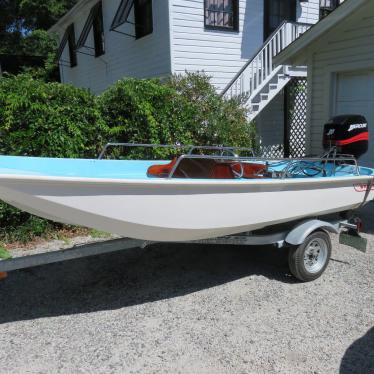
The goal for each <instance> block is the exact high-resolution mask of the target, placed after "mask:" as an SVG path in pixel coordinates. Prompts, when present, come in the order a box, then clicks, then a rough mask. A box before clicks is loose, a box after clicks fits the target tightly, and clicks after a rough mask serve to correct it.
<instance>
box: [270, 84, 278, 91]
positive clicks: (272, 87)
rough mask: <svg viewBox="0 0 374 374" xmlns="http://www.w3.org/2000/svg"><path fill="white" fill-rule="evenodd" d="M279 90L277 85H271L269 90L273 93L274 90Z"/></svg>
mask: <svg viewBox="0 0 374 374" xmlns="http://www.w3.org/2000/svg"><path fill="white" fill-rule="evenodd" d="M277 88H278V85H277V84H276V83H270V84H269V90H270V91H272V90H276V89H277Z"/></svg>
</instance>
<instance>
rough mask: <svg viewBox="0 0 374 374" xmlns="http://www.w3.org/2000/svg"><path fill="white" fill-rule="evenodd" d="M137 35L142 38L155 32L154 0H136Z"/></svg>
mask: <svg viewBox="0 0 374 374" xmlns="http://www.w3.org/2000/svg"><path fill="white" fill-rule="evenodd" d="M134 12H135V35H136V38H137V39H139V38H142V37H143V36H146V35H148V34H152V32H153V14H152V0H135V1H134Z"/></svg>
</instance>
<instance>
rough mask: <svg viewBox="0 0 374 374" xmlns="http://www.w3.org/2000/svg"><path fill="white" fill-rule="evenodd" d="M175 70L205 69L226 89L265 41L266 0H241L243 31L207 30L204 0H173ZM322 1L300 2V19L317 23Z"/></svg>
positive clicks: (240, 12) (241, 26)
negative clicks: (205, 27) (205, 26)
mask: <svg viewBox="0 0 374 374" xmlns="http://www.w3.org/2000/svg"><path fill="white" fill-rule="evenodd" d="M169 1H170V3H171V18H172V20H171V24H172V31H171V32H172V38H171V40H172V42H171V43H172V70H173V72H175V73H184V72H185V71H186V70H187V71H204V72H205V73H206V74H207V75H209V76H211V77H212V83H213V84H214V85H215V86H216V87H217V89H218V90H222V89H223V88H224V87H226V85H227V84H228V83H229V82H230V81H231V79H232V78H233V77H234V76H235V75H236V73H237V72H238V71H239V69H240V68H241V67H242V66H243V65H244V64H245V63H246V62H247V61H248V59H250V58H251V57H252V56H253V54H254V53H255V52H256V51H257V50H258V49H259V48H260V46H261V45H262V44H263V40H264V35H263V31H264V0H239V32H231V31H217V30H206V29H204V0H169ZM318 19H319V0H309V1H308V2H305V3H299V1H297V21H299V22H304V23H316V22H317V21H318Z"/></svg>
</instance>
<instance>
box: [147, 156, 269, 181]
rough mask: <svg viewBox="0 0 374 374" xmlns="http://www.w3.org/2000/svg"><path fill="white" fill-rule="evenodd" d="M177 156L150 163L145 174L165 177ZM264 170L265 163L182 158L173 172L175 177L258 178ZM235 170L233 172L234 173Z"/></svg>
mask: <svg viewBox="0 0 374 374" xmlns="http://www.w3.org/2000/svg"><path fill="white" fill-rule="evenodd" d="M176 162H177V158H174V159H173V160H172V161H171V162H170V163H168V164H165V165H152V166H150V167H149V168H148V171H147V175H148V176H149V177H155V178H167V177H168V176H169V175H170V172H171V170H172V169H173V167H174V166H175V164H176ZM265 171H266V165H265V164H255V163H243V164H240V163H237V162H221V161H216V160H211V159H188V158H185V159H183V160H182V161H181V162H180V164H179V166H178V168H177V170H176V171H175V173H174V177H175V178H195V179H235V173H237V174H239V175H240V174H241V173H242V172H243V178H247V179H252V178H259V177H258V175H259V174H261V173H263V172H265ZM234 172H235V173H234Z"/></svg>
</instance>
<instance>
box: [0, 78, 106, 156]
mask: <svg viewBox="0 0 374 374" xmlns="http://www.w3.org/2000/svg"><path fill="white" fill-rule="evenodd" d="M105 131H106V127H105V125H104V123H103V121H102V119H101V115H100V112H99V109H98V107H97V105H96V98H95V96H93V95H92V94H90V93H89V92H88V91H86V90H83V89H79V88H75V87H73V86H70V85H65V84H59V83H44V82H42V81H39V80H36V79H33V78H32V77H31V76H29V75H18V76H10V77H7V78H2V79H0V153H2V154H8V155H27V156H48V157H93V156H96V155H97V152H98V150H99V149H100V148H101V147H102V144H103V139H104V136H105V135H106V132H105Z"/></svg>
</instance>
